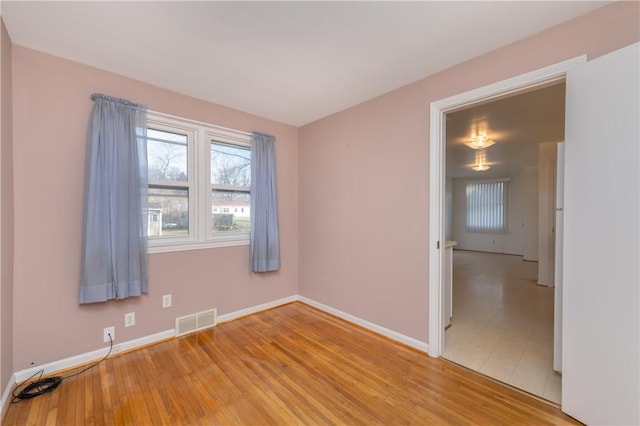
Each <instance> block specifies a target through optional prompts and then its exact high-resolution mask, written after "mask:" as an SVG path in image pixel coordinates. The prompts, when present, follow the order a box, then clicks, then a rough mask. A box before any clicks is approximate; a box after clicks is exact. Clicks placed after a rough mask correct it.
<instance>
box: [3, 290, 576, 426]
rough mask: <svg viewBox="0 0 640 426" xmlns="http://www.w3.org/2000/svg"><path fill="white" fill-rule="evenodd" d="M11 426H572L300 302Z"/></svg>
mask: <svg viewBox="0 0 640 426" xmlns="http://www.w3.org/2000/svg"><path fill="white" fill-rule="evenodd" d="M3 424H5V425H7V426H9V425H45V424H58V425H82V424H88V425H94V424H95V425H113V424H115V425H160V424H167V425H178V424H206V425H213V424H227V425H267V424H279V425H284V424H307V425H320V424H323V425H324V424H349V425H360V424H365V425H374V424H384V425H399V424H420V425H425V424H509V425H514V424H576V423H575V422H574V421H573V420H572V419H571V418H569V417H567V416H565V415H564V414H562V413H561V412H560V411H559V410H558V409H557V408H555V407H553V406H551V405H549V404H546V403H544V402H541V401H539V400H537V399H534V398H532V397H530V396H527V395H525V394H522V393H520V392H518V391H516V390H513V389H510V388H508V387H505V386H503V385H501V384H499V383H496V382H494V381H491V380H489V379H487V378H485V377H482V376H480V375H477V374H475V373H473V372H470V371H469V370H466V369H464V368H461V367H458V366H456V365H454V364H451V363H449V362H447V361H445V360H442V359H433V358H430V357H429V356H427V355H426V354H424V353H421V352H418V351H416V350H413V349H411V348H408V347H405V346H403V345H400V344H397V343H395V342H392V341H390V340H388V339H386V338H383V337H380V336H378V335H376V334H373V333H371V332H369V331H367V330H364V329H362V328H360V327H358V326H354V325H352V324H350V323H347V322H345V321H342V320H340V319H337V318H335V317H333V316H331V315H328V314H325V313H323V312H320V311H318V310H315V309H314V308H311V307H309V306H307V305H305V304H302V303H291V304H288V305H285V306H282V307H279V308H276V309H272V310H269V311H265V312H262V313H259V314H255V315H251V316H248V317H245V318H241V319H238V320H235V321H232V322H228V323H224V324H220V325H218V326H217V327H215V328H213V329H209V330H207V331H204V332H200V333H198V334H194V335H190V336H186V337H182V338H178V339H174V340H169V341H167V342H164V343H160V344H157V345H153V346H149V347H146V348H143V349H140V350H137V351H134V352H129V353H126V354H121V355H118V356H114V357H110V358H108V359H107V360H106V361H105V362H103V363H101V364H100V365H99V366H98V367H96V368H94V369H93V370H90V371H88V372H86V373H84V374H82V375H79V376H76V377H74V378H70V379H67V380H65V381H63V382H62V384H61V385H60V387H59V388H58V389H57V390H55V391H54V392H52V393H49V394H46V395H43V396H40V397H37V398H34V399H31V400H24V401H20V402H18V403H16V404H11V405H10V407H9V409H8V410H7V414H6V417H5V419H4V422H3Z"/></svg>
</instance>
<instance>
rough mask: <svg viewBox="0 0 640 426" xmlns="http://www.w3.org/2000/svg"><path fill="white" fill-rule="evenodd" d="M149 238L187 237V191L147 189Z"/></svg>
mask: <svg viewBox="0 0 640 426" xmlns="http://www.w3.org/2000/svg"><path fill="white" fill-rule="evenodd" d="M147 230H148V233H149V237H159V236H171V235H189V190H188V189H166V188H154V187H150V188H149V219H148V228H147Z"/></svg>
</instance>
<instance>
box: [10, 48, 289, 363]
mask: <svg viewBox="0 0 640 426" xmlns="http://www.w3.org/2000/svg"><path fill="white" fill-rule="evenodd" d="M13 67H14V74H13V77H14V78H13V83H14V89H13V114H14V140H13V141H14V146H13V149H14V184H15V188H14V189H15V277H14V279H15V286H14V295H15V302H14V323H13V325H14V336H15V341H14V360H15V366H14V368H15V370H16V371H19V370H22V369H24V368H27V367H29V366H30V365H31V364H32V363H33V364H34V365H39V364H43V363H47V362H52V361H56V360H60V359H63V358H65V357H69V356H73V355H78V354H82V353H85V352H88V351H92V350H96V349H99V348H101V347H104V344H103V343H102V329H103V328H104V327H107V326H111V325H115V326H116V340H117V341H120V342H122V341H128V340H132V339H135V338H139V337H143V336H148V335H150V334H153V333H157V332H160V331H165V330H169V329H172V328H173V327H174V319H175V317H176V316H181V315H186V314H189V313H194V312H197V311H201V310H204V309H209V308H213V307H217V308H218V315H222V314H225V313H230V312H234V311H237V310H240V309H243V308H248V307H252V306H255V305H258V304H262V303H266V302H271V301H274V300H277V299H280V298H284V297H287V296H291V295H294V294H296V293H297V278H298V130H297V129H296V128H294V127H291V126H287V125H283V124H280V123H276V122H273V121H269V120H267V119H263V118H259V117H256V116H252V115H249V114H246V113H243V112H240V111H236V110H232V109H229V108H225V107H222V106H219V105H214V104H211V103H207V102H203V101H199V100H196V99H193V98H189V97H186V96H183V95H179V94H177V93H173V92H170V91H167V90H163V89H159V88H157V87H153V86H151V85H148V84H146V83H142V82H139V81H135V80H131V79H128V78H124V77H122V76H118V75H115V74H111V73H108V72H105V71H101V70H98V69H95V68H90V67H87V66H84V65H80V64H77V63H74V62H70V61H67V60H63V59H61V58H57V57H54V56H49V55H46V54H43V53H40V52H36V51H33V50H29V49H26V48H24V47H21V46H17V45H14V46H13ZM203 84H206V82H203ZM92 92H101V93H105V94H108V95H112V96H117V97H123V98H127V99H130V100H132V101H135V102H139V103H142V104H146V105H147V106H148V107H149V109H151V110H154V111H160V112H164V113H169V114H174V115H177V116H182V117H187V118H191V119H195V120H201V121H204V122H209V123H212V124H216V125H220V126H224V127H229V128H234V129H237V130H243V131H251V130H259V131H262V132H266V133H271V134H274V135H275V136H276V155H277V160H276V161H277V164H278V176H277V179H278V191H279V193H278V197H279V199H278V204H279V211H280V231H281V235H280V237H281V255H282V269H281V270H280V271H279V272H276V273H269V274H257V275H256V274H250V273H249V270H248V264H249V261H248V246H241V247H231V248H218V249H208V250H194V251H185V252H174V253H164V254H153V255H150V259H149V268H150V284H149V287H150V291H149V294H148V295H143V296H142V297H139V298H131V299H126V300H123V301H111V302H107V303H98V304H92V305H82V306H80V305H78V301H77V299H78V277H79V270H80V248H81V243H80V241H81V233H82V202H83V182H84V181H83V176H84V167H85V164H84V163H85V144H86V132H87V123H88V119H89V113H90V110H91V107H92V101H91V100H90V99H89V95H90V94H91V93H92ZM167 293H171V294H172V295H173V307H172V308H168V309H162V307H161V305H162V304H161V301H162V295H163V294H167ZM132 311H135V313H136V325H135V326H134V327H130V328H124V318H123V317H124V313H126V312H132Z"/></svg>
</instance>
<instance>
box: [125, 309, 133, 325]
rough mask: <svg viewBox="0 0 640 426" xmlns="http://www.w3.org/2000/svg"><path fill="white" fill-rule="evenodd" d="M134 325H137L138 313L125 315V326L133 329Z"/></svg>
mask: <svg viewBox="0 0 640 426" xmlns="http://www.w3.org/2000/svg"><path fill="white" fill-rule="evenodd" d="M132 325H136V313H135V312H129V313H128V314H124V326H125V327H131V326H132Z"/></svg>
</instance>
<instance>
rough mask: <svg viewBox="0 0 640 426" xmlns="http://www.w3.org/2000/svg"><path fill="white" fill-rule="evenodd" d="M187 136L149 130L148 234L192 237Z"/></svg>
mask: <svg viewBox="0 0 640 426" xmlns="http://www.w3.org/2000/svg"><path fill="white" fill-rule="evenodd" d="M187 142H188V138H187V135H182V134H178V133H171V132H166V131H161V130H155V129H147V162H148V173H149V215H148V218H149V219H148V220H149V223H148V234H149V236H150V237H153V236H160V235H188V234H189V186H188V173H189V170H188V161H187V154H188V145H187Z"/></svg>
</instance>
